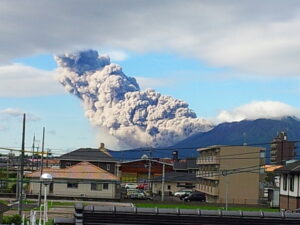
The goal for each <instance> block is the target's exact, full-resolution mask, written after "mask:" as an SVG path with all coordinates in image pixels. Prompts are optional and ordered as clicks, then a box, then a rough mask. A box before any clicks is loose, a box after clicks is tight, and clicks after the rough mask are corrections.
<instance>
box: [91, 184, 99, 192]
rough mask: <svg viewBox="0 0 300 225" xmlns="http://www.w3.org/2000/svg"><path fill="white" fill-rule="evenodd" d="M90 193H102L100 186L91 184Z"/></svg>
mask: <svg viewBox="0 0 300 225" xmlns="http://www.w3.org/2000/svg"><path fill="white" fill-rule="evenodd" d="M91 190H92V191H102V184H97V183H91Z"/></svg>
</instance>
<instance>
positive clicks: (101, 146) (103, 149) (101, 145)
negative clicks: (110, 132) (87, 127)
mask: <svg viewBox="0 0 300 225" xmlns="http://www.w3.org/2000/svg"><path fill="white" fill-rule="evenodd" d="M99 150H100V151H101V152H103V153H105V154H106V155H108V156H111V155H110V154H109V153H108V151H107V149H106V148H105V145H104V143H102V142H101V143H100V147H99Z"/></svg>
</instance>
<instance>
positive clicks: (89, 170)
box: [26, 162, 119, 180]
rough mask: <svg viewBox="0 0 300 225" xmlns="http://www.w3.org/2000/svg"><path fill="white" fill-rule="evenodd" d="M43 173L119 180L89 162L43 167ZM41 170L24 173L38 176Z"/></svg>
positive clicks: (78, 177) (29, 175)
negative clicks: (68, 165) (65, 166)
mask: <svg viewBox="0 0 300 225" xmlns="http://www.w3.org/2000/svg"><path fill="white" fill-rule="evenodd" d="M43 173H50V174H51V175H52V177H53V178H54V179H55V178H56V179H57V178H67V179H84V180H119V178H118V177H117V176H115V175H113V174H111V173H109V172H107V171H106V170H103V169H101V168H99V167H97V166H95V165H93V164H91V163H89V162H80V163H77V164H75V165H73V166H70V167H68V168H65V169H59V168H44V169H43ZM40 176H41V171H36V172H33V173H30V174H26V177H32V178H39V177H40Z"/></svg>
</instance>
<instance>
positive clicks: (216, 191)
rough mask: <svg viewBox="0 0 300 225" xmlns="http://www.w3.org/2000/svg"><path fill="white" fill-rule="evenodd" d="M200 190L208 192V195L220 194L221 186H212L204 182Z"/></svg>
mask: <svg viewBox="0 0 300 225" xmlns="http://www.w3.org/2000/svg"><path fill="white" fill-rule="evenodd" d="M199 191H201V192H203V193H206V194H208V195H214V196H218V195H219V188H218V187H212V186H208V185H204V184H200V185H199Z"/></svg>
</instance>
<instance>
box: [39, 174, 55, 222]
mask: <svg viewBox="0 0 300 225" xmlns="http://www.w3.org/2000/svg"><path fill="white" fill-rule="evenodd" d="M52 179H53V177H52V175H51V174H49V173H43V174H42V176H41V178H40V180H41V182H42V183H43V184H44V186H45V189H44V190H45V192H44V217H43V220H44V221H43V224H46V222H47V221H48V215H47V211H48V204H47V186H48V184H50V183H51V182H52ZM40 213H41V211H40Z"/></svg>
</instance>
